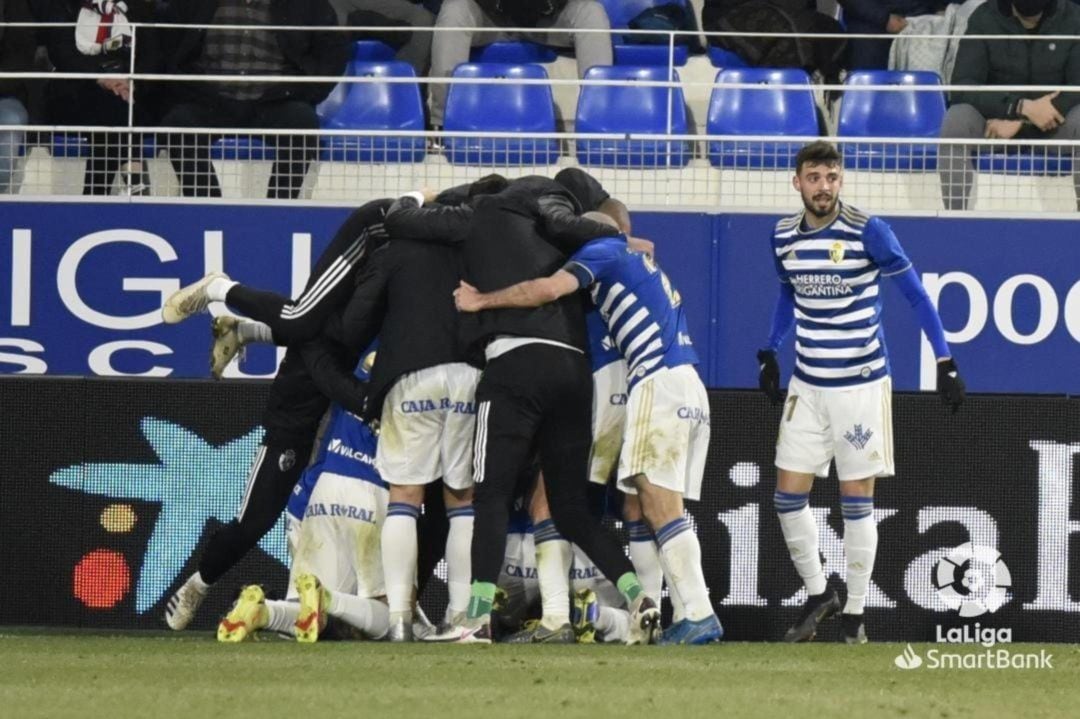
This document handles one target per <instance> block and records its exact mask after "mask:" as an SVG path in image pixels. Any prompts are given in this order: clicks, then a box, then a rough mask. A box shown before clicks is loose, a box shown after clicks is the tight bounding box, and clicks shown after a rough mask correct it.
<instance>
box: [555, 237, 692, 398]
mask: <svg viewBox="0 0 1080 719" xmlns="http://www.w3.org/2000/svg"><path fill="white" fill-rule="evenodd" d="M563 269H564V270H566V271H567V272H569V273H571V274H573V275H574V276H575V277H576V278H577V280H578V282H579V283H580V284H581V286H582V287H591V292H592V298H593V303H594V304H595V305H596V307H597V308H598V309H599V311H600V316H601V317H602V318H603V320H604V323H605V324H606V325H607V328H608V333H609V334H610V335H611V338H612V339H613V340H614V341H615V346H616V347H618V349H619V352H620V353H621V354H622V356H623V358H624V359H625V360H626V364H627V365H628V368H629V371H630V375H629V377H628V378H627V383H628V386H629V388H630V389H633V388H634V385H635V384H637V382H639V381H640V380H641V379H642V378H644V377H648V376H649V375H650V374H652V373H653V372H655V371H657V370H658V369H661V368H663V367H679V366H681V365H686V364H689V365H696V364H697V363H698V356H697V353H696V352H695V351H694V345H693V343H692V342H691V340H690V332H689V331H688V330H687V328H686V315H685V314H684V313H683V309H682V298H681V297H680V296H679V293H678V292H677V291H676V290H675V288H674V287H672V286H671V281H670V280H669V279H668V278H667V275H665V274H664V273H663V272H662V271H661V270H660V268H659V267H657V265H656V263H655V262H654V261H653V260H652V259H651V258H650V257H648V256H647V255H645V254H643V253H641V252H634V251H633V250H631V249H630V248H629V247H628V246H627V244H626V242H625V241H623V240H622V239H621V238H601V239H598V240H593V241H592V242H590V243H588V244H587V245H585V246H584V247H582V248H581V249H580V250H578V251H577V252H575V253H574V254H573V256H571V258H570V261H569V262H567V263H566V266H565V267H563Z"/></svg>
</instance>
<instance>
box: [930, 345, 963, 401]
mask: <svg viewBox="0 0 1080 719" xmlns="http://www.w3.org/2000/svg"><path fill="white" fill-rule="evenodd" d="M937 391H938V394H940V395H941V402H942V404H944V405H946V406H947V407H949V408H950V409H952V413H953V414H956V410H958V409H960V405H961V404H963V403H964V380H962V379H961V378H960V371H959V370H958V369H957V368H956V362H954V361H953V360H952V358H951V357H949V358H947V359H943V360H938V366H937Z"/></svg>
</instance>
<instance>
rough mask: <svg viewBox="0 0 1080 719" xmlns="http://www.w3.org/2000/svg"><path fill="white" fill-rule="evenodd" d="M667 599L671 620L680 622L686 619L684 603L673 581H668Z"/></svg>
mask: <svg viewBox="0 0 1080 719" xmlns="http://www.w3.org/2000/svg"><path fill="white" fill-rule="evenodd" d="M667 591H668V599H670V600H671V622H672V623H673V624H674V623H675V622H681V621H682V620H684V619H686V604H685V603H684V602H683V600H682V597H680V596H679V588H678V587H676V586H675V584H674V583H672V582H668V587H667Z"/></svg>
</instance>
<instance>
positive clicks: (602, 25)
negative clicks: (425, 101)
mask: <svg viewBox="0 0 1080 719" xmlns="http://www.w3.org/2000/svg"><path fill="white" fill-rule="evenodd" d="M435 26H436V27H462V28H490V27H528V28H533V27H534V28H537V29H538V30H544V31H554V32H535V33H532V32H530V33H525V34H524V39H527V40H531V41H533V42H537V43H541V44H544V45H557V46H567V47H568V46H570V45H573V47H574V53H575V54H576V56H577V68H578V75H579V76H580V77H584V76H585V71H586V70H588V69H589V68H590V67H592V66H593V65H610V64H612V49H611V36H610V35H609V34H607V33H581V32H579V33H574V32H573V31H575V30H607V29H609V28H610V27H611V23H610V22H609V21H608V16H607V12H606V11H605V10H604V6H603V5H601V4H600V3H599V2H596V1H595V0H445V1H444V2H443V5H442V9H441V10H440V11H439V16H438V18H437V19H436V21H435ZM559 31H564V32H559ZM565 31H570V32H569V33H567V32H565ZM571 34H573V37H572V38H571V37H570V35H571ZM507 37H509V35H507V34H506V33H503V32H469V31H467V30H463V31H461V32H437V33H435V38H434V39H433V40H432V44H431V74H432V76H433V77H449V76H450V74H451V73H452V72H453V71H454V67H456V66H457V65H458V64H459V63H462V62H468V60H469V48H471V47H474V46H478V45H488V44H490V43H493V42H496V41H498V40H504V39H506V38H507ZM448 89H449V86H447V85H441V84H440V85H432V86H431V123H432V124H433V125H435V126H437V127H441V126H442V124H443V110H444V108H445V107H446V94H447V91H448Z"/></svg>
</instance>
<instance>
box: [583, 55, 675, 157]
mask: <svg viewBox="0 0 1080 719" xmlns="http://www.w3.org/2000/svg"><path fill="white" fill-rule="evenodd" d="M671 78H672V79H673V80H675V81H676V82H677V81H678V80H679V75H678V72H676V71H675V70H672V71H671ZM585 79H586V80H624V81H626V83H627V84H625V85H619V86H611V85H588V86H586V87H584V88H583V89H582V91H581V97H580V99H579V100H578V107H577V117H576V120H575V127H576V130H577V132H578V133H583V134H584V133H634V134H638V133H645V134H655V135H665V134H666V135H685V134H686V131H687V124H686V103H685V101H684V100H683V94H682V89H681V88H678V87H676V88H666V87H657V86H642V85H638V84H636V83H635V81H640V80H647V81H664V80H667V79H668V70H667V68H666V67H629V66H614V67H594V68H592V69H590V70H589V72H588V73H586V75H585ZM575 144H576V145H577V158H578V162H580V163H581V164H582V165H604V166H609V167H683V166H685V165H686V163H687V162H689V161H690V155H691V152H690V146H689V143H687V142H683V141H667V140H611V139H584V140H582V139H579V140H578V141H577V142H576V143H575Z"/></svg>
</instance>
